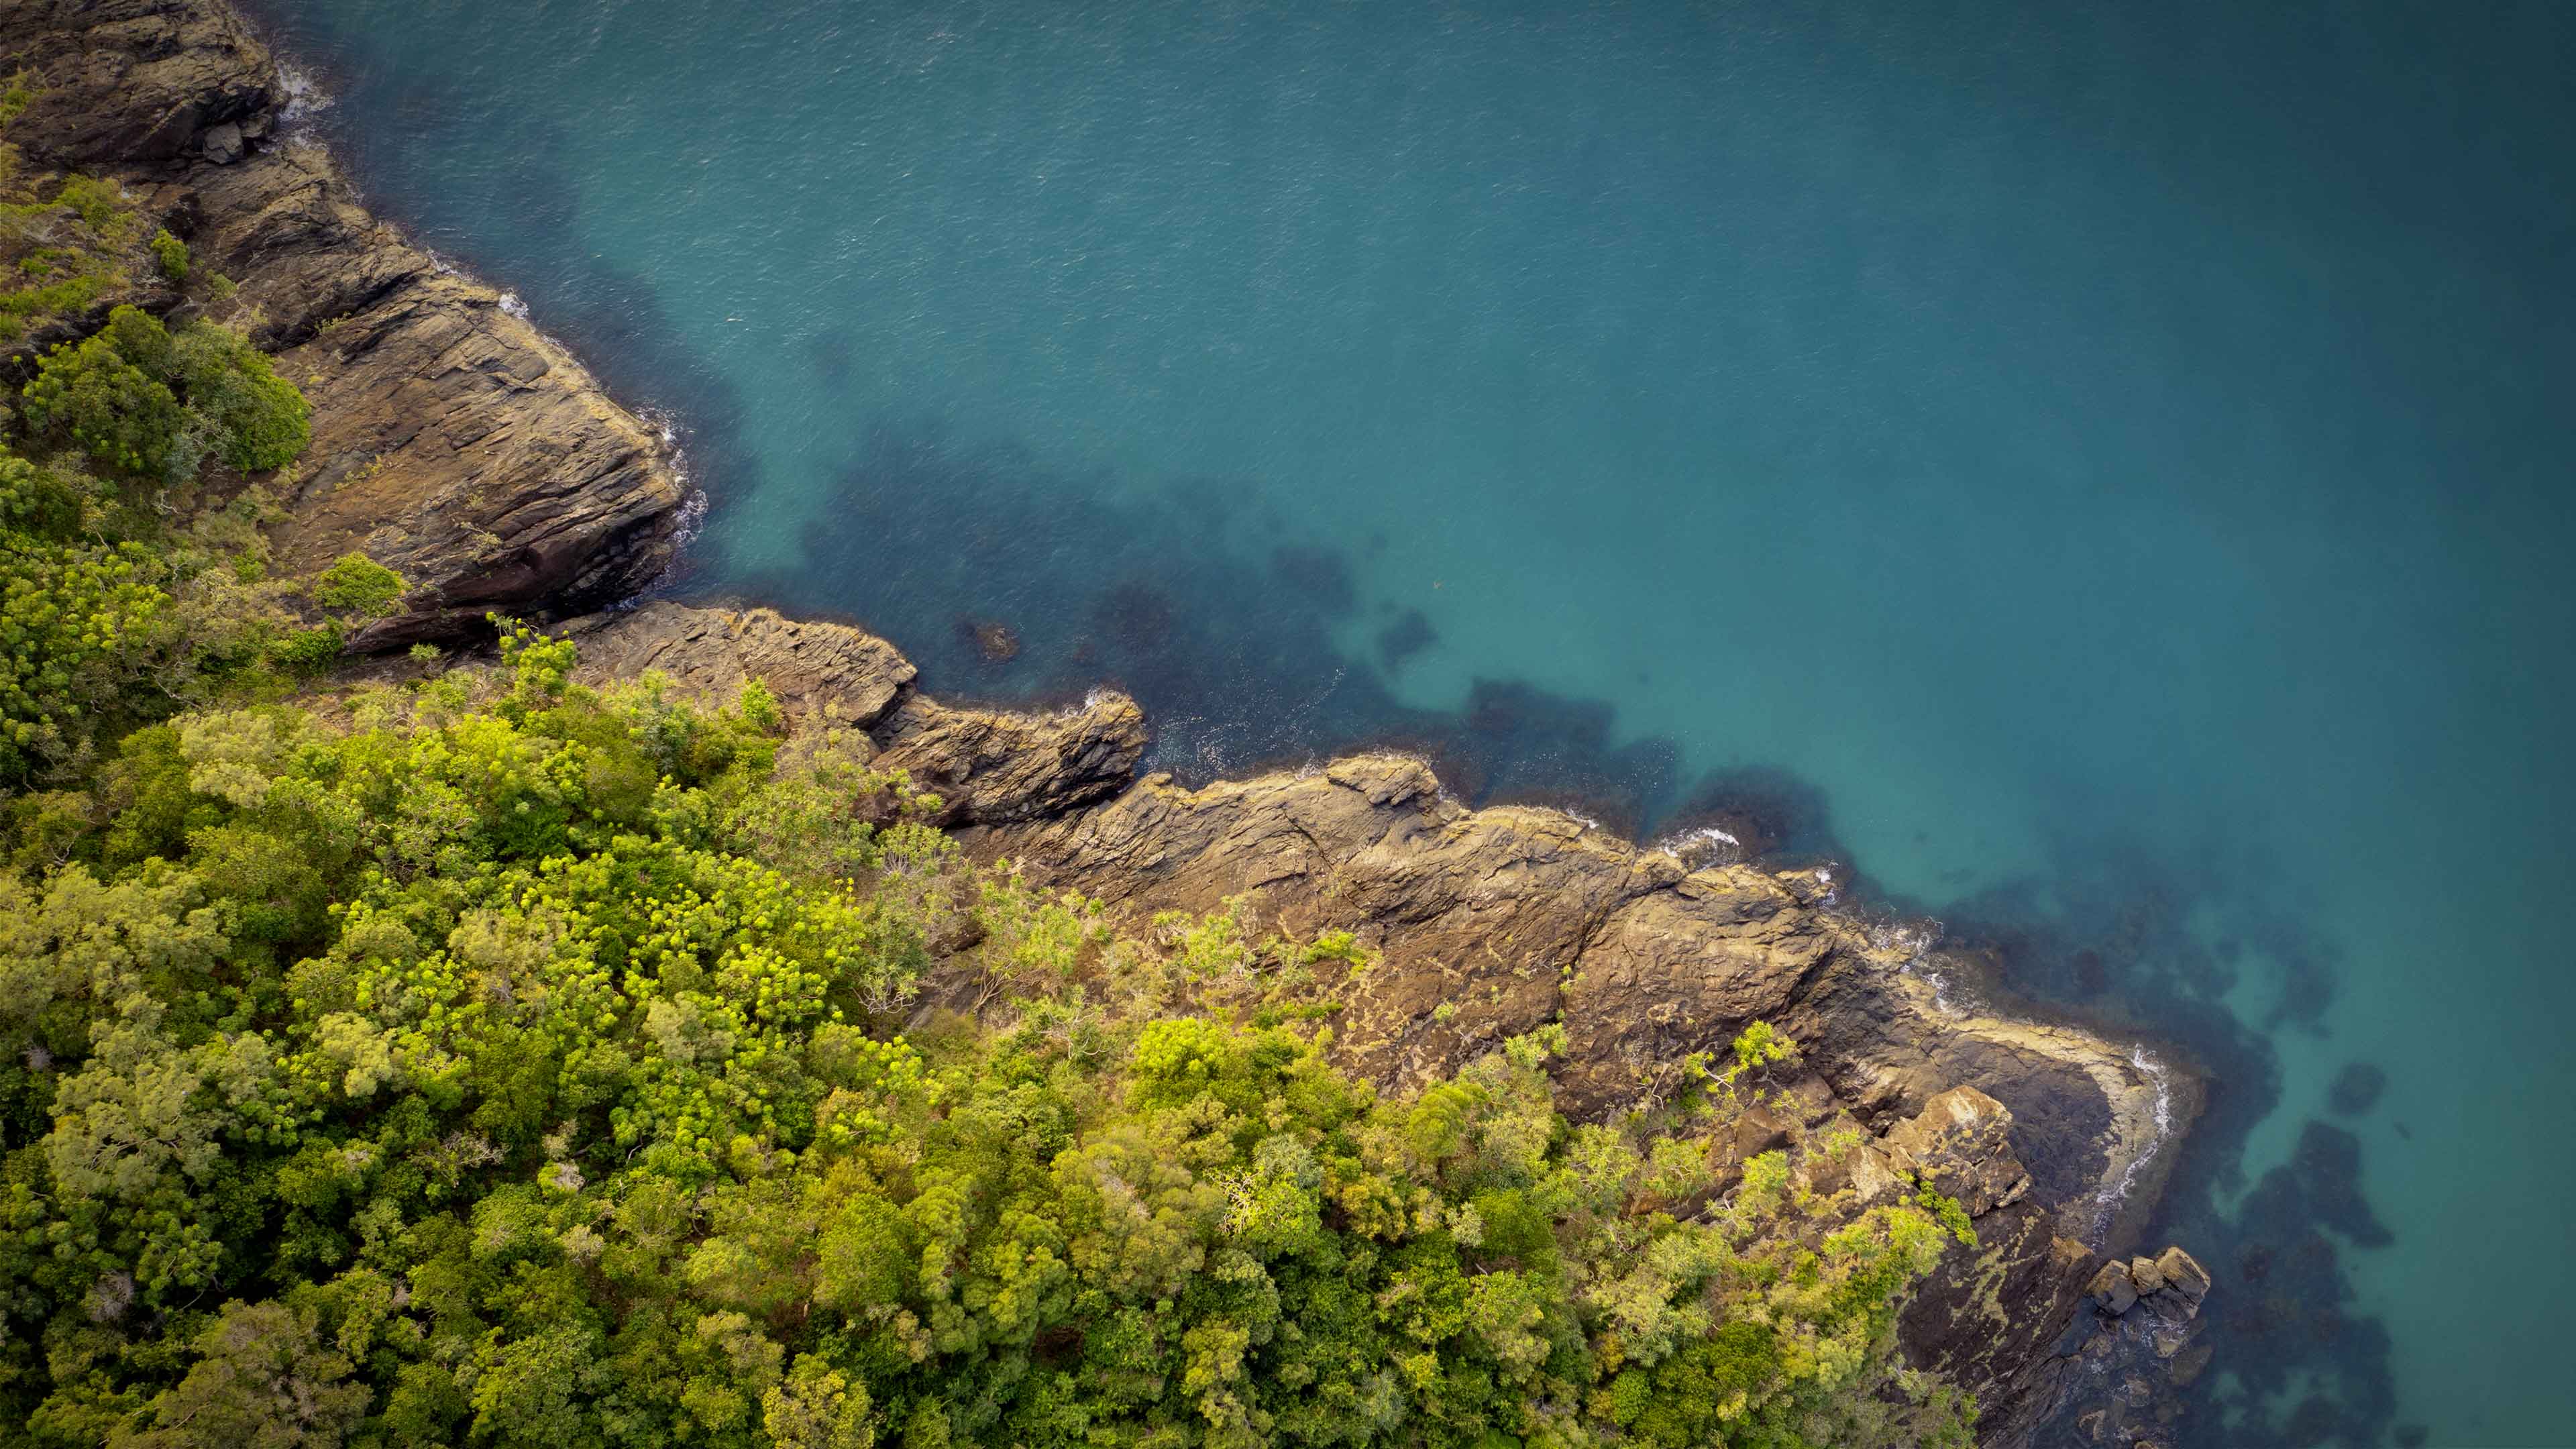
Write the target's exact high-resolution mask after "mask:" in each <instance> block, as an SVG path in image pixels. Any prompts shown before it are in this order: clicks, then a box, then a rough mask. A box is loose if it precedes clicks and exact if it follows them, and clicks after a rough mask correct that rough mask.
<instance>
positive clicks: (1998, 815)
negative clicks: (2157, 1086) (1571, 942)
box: [269, 0, 2576, 1444]
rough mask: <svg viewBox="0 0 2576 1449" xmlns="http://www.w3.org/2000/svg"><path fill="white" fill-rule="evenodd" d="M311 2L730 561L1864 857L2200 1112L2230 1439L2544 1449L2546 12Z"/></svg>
mask: <svg viewBox="0 0 2576 1449" xmlns="http://www.w3.org/2000/svg"><path fill="white" fill-rule="evenodd" d="M269 7H270V10H271V12H272V14H271V18H272V23H273V24H274V26H275V29H276V31H277V34H278V37H279V38H280V39H281V40H282V41H283V42H284V43H285V47H286V49H287V50H288V51H289V52H290V53H292V54H295V55H298V56H300V57H302V58H303V59H304V60H305V61H306V62H307V63H309V64H310V65H311V66H312V67H313V68H314V70H315V72H316V75H317V78H318V79H319V80H320V82H321V84H322V87H323V90H324V91H325V92H326V93H327V94H328V96H329V97H330V98H331V104H330V105H329V106H328V107H327V108H325V109H322V110H320V111H318V112H316V113H314V115H313V116H312V118H311V119H310V120H308V121H307V122H305V123H304V124H305V126H306V128H307V132H308V133H309V134H313V135H317V136H320V137H322V138H324V139H327V140H329V141H330V142H331V143H332V144H333V145H335V146H336V147H338V148H340V149H341V151H342V154H343V155H344V156H345V157H346V158H347V159H348V160H349V161H350V162H351V163H352V166H353V169H354V170H355V172H356V174H357V176H358V178H359V179H360V181H361V182H362V183H363V184H364V186H365V187H366V188H367V189H368V190H369V192H370V193H371V195H372V197H373V199H374V200H375V201H376V202H377V203H378V204H379V205H380V206H381V207H382V208H383V209H385V210H386V211H388V212H389V213H390V214H392V215H395V216H397V217H399V218H401V219H402V220H404V221H405V222H406V223H408V224H409V225H411V226H412V227H414V228H415V229H416V230H417V231H418V232H419V233H420V234H422V235H423V236H424V238H425V239H426V240H428V241H429V242H430V243H431V244H432V245H433V246H435V247H437V248H439V249H440V250H441V251H442V252H445V253H447V254H450V255H452V256H454V257H456V258H457V259H458V260H460V261H462V262H466V263H470V264H471V265H473V266H475V267H476V268H478V269H479V270H481V271H483V272H484V273H486V274H487V275H489V276H491V277H493V278H495V279H496V280H498V281H501V282H503V283H505V284H507V285H509V286H512V287H514V288H515V289H516V290H517V291H518V292H519V293H520V295H521V296H522V297H523V298H524V299H525V301H526V303H527V305H528V307H529V308H530V309H531V311H532V313H533V314H534V316H535V317H536V319H537V320H538V321H539V323H540V324H541V325H543V326H545V327H547V328H548V329H549V330H551V331H554V332H556V333H557V334H559V335H561V336H563V337H565V338H566V339H567V340H569V341H571V342H573V343H574V344H575V345H576V346H577V347H579V348H580V349H581V350H582V351H583V352H584V354H585V355H586V356H587V357H589V358H590V359H591V360H592V362H593V363H594V365H595V366H597V367H598V369H599V370H600V371H601V373H602V374H603V376H605V377H606V378H607V379H608V380H609V381H610V382H611V383H612V385H613V386H615V387H616V388H618V389H619V390H620V392H621V394H622V395H624V396H625V397H627V398H628V399H629V400H630V401H635V402H639V403H645V404H650V405H652V406H654V407H656V408H658V409H661V410H662V411H663V412H665V413H667V415H668V416H669V417H670V418H671V419H672V420H673V423H674V425H675V426H676V427H678V428H679V429H681V430H682V431H683V433H684V435H685V436H686V438H687V440H688V448H689V457H690V459H691V462H692V465H693V467H694V468H695V470H696V472H697V475H698V476H699V478H700V479H701V481H702V482H703V483H704V484H705V486H706V487H707V489H708V490H709V492H710V494H711V496H712V497H713V499H714V503H715V506H714V511H713V514H712V517H711V520H710V523H709V525H708V527H707V530H706V532H705V534H704V536H703V537H702V538H701V539H700V541H699V542H698V544H697V546H696V549H695V551H694V556H693V560H692V563H691V566H690V572H689V573H688V575H687V577H686V578H685V579H683V580H681V581H680V583H679V587H681V588H682V589H683V590H685V591H689V592H694V593H699V594H707V595H738V596H747V597H752V598H757V599H760V600H764V601H769V602H776V603H780V604H782V605H786V606H790V607H792V608H795V609H800V610H806V611H814V612H829V613H834V614H840V615H846V616H850V617H855V618H857V619H860V620H863V621H865V622H867V623H869V624H870V625H871V626H873V627H875V628H876V629H878V630H879V631H880V632H883V633H885V634H887V635H889V636H890V637H892V638H893V639H895V640H896V641H897V642H899V643H900V644H902V645H903V646H904V647H905V648H906V649H907V650H909V651H910V652H911V653H912V654H913V655H914V656H915V658H917V659H919V660H920V661H922V663H923V665H924V667H925V670H926V672H927V674H928V677H929V682H930V684H931V686H932V687H933V688H934V689H936V690H939V691H941V692H944V693H948V694H952V695H974V696H987V697H996V698H1037V697H1046V696H1050V695H1056V694H1061V693H1066V692H1070V691H1075V690H1079V689H1080V688H1082V687H1084V686H1086V685H1088V684H1090V683H1093V682H1095V681H1097V680H1101V679H1115V680H1118V681H1120V682H1122V683H1124V684H1126V685H1128V686H1129V687H1130V688H1132V689H1134V690H1135V691H1136V692H1137V693H1138V694H1139V695H1140V696H1141V697H1142V698H1143V699H1144V700H1145V701H1146V703H1147V704H1148V705H1149V706H1150V707H1151V708H1152V709H1153V711H1154V713H1155V715H1156V717H1157V719H1158V722H1159V724H1160V727H1161V730H1162V737H1161V744H1160V746H1159V750H1160V763H1162V764H1163V765H1165V766H1167V767H1170V768H1175V769H1179V770H1181V771H1183V772H1185V773H1191V774H1207V773H1210V772H1214V771H1220V770H1234V769H1241V768H1246V767H1248V766H1250V765H1253V764H1256V763H1260V762H1264V761H1268V760H1273V759H1283V758H1286V759H1293V758H1300V757H1303V756H1306V755H1309V754H1312V753H1313V752H1316V751H1319V750H1326V749H1330V748H1334V747H1338V746H1341V745H1345V744H1348V743H1351V742H1354V741H1360V740H1375V739H1396V740H1400V741H1403V742H1406V743H1409V744H1411V745H1413V746H1415V747H1417V748H1421V749H1424V750H1426V751H1429V752H1431V753H1432V754H1433V755H1434V756H1435V758H1437V759H1438V760H1439V761H1440V762H1441V764H1442V767H1443V769H1444V772H1446V773H1447V774H1448V776H1449V778H1450V779H1451V780H1452V781H1453V782H1454V783H1455V784H1456V785H1457V787H1458V788H1460V789H1462V790H1464V791H1467V792H1469V793H1471V794H1475V795H1478V796H1480V797H1508V796H1531V795H1557V796H1563V797H1566V798H1571V799H1574V800H1577V801H1579V802H1580V808H1582V809H1584V810H1586V811H1588V812H1589V813H1592V814H1594V815H1596V816H1598V817H1600V818H1602V819H1603V820H1604V821H1605V822H1607V823H1608V825H1609V826H1611V827H1612V828H1627V829H1637V830H1644V831H1647V832H1649V833H1652V832H1654V831H1658V830H1662V829H1666V828H1671V827H1673V826H1674V825H1676V824H1681V823H1688V822H1690V821H1691V820H1693V819H1701V818H1707V815H1706V812H1707V811H1708V810H1709V809H1710V808H1712V807H1723V808H1724V809H1725V810H1726V811H1727V812H1728V813H1727V814H1726V815H1725V817H1724V818H1725V819H1727V820H1728V821H1729V822H1731V823H1732V824H1733V825H1735V826H1736V827H1737V828H1738V829H1739V831H1740V830H1743V829H1748V828H1755V827H1758V828H1759V829H1760V831H1761V832H1762V834H1763V836H1764V839H1763V840H1762V841H1761V842H1760V843H1764V844H1768V845H1770V846H1772V847H1773V848H1775V849H1776V850H1778V851H1780V852H1782V853H1784V854H1811V853H1830V854H1833V855H1835V856H1837V857H1839V858H1842V859H1844V860H1846V861H1848V862H1850V863H1851V864H1852V865H1853V866H1855V867H1856V868H1857V869H1858V870H1859V871H1861V872H1862V873H1863V874H1864V876H1865V879H1866V881H1867V883H1868V886H1869V889H1870V890H1871V891H1872V892H1873V893H1874V894H1875V895H1876V896H1877V897H1878V898H1880V899H1882V900H1886V901H1890V902H1894V903H1897V904H1900V905H1903V906H1906V907H1909V908H1913V909H1919V910H1925V911H1929V912H1932V913H1934V914H1937V915H1939V916H1940V917H1941V918H1942V919H1943V920H1945V921H1946V922H1948V923H1949V925H1950V926H1951V928H1952V930H1953V932H1954V933H1956V934H1957V935H1958V936H1959V937H1961V938H1962V939H1965V940H1971V941H1976V942H1981V943H1986V944H1991V945H1993V946H1995V947H1997V948H1998V953H1999V954H1998V959H1999V961H2000V963H2001V966H2000V969H2001V971H2002V972H2003V979H2004V983H2005V984H2006V985H2008V986H2009V987H2011V988H2013V989H2015V990H2018V991H2020V992H2023V993H2026V994H2028V995H2030V996H2033V997H2036V998H2039V999H2043V1000H2047V1001H2051V1002H2056V1003H2059V1004H2063V1005H2068V1006H2072V1007H2076V1008H2078V1009H2081V1010H2084V1011H2087V1012H2089V1013H2092V1014H2093V1015H2095V1016H2096V1017H2097V1018H2098V1019H2103V1020H2108V1021H2114V1022H2121V1021H2125V1022H2130V1023H2134V1024H2136V1025H2137V1026H2138V1027H2139V1028H2141V1029H2143V1030H2145V1031H2148V1032H2150V1033H2152V1034H2153V1035H2154V1036H2155V1037H2156V1038H2157V1039H2158V1040H2160V1041H2161V1042H2163V1043H2164V1047H2163V1050H2165V1051H2166V1052H2167V1053H2168V1054H2174V1055H2180V1056H2184V1057H2188V1058H2191V1059H2194V1060H2196V1061H2198V1062H2199V1063H2200V1064H2201V1065H2202V1066H2203V1067H2205V1068H2206V1069H2207V1070H2208V1071H2209V1072H2211V1073H2212V1074H2213V1085H2212V1094H2213V1095H2212V1106H2211V1111H2210V1114H2209V1117H2208V1119H2207V1120H2206V1122H2205V1123H2204V1124H2203V1127H2202V1129H2201V1130H2200V1132H2199V1133H2197V1134H2196V1135H2195V1136H2194V1137H2193V1138H2192V1139H2191V1141H2190V1143H2189V1144H2188V1146H2187V1147H2185V1148H2183V1149H2181V1150H2182V1153H2183V1156H2182V1159H2181V1161H2180V1163H2179V1170H2178V1171H2177V1173H2176V1175H2175V1178H2174V1179H2173V1183H2172V1186H2171V1188H2170V1190H2169V1191H2168V1192H2167V1194H2166V1195H2165V1197H2164V1198H2163V1199H2162V1200H2161V1202H2160V1203H2159V1204H2158V1205H2157V1208H2156V1212H2155V1221H2154V1222H2152V1223H2151V1224H2149V1229H2148V1230H2149V1232H2150V1233H2151V1234H2153V1235H2154V1236H2156V1237H2157V1238H2158V1239H2160V1240H2161V1239H2164V1238H2172V1239H2177V1240H2179V1241H2181V1242H2183V1243H2184V1244H2186V1245H2187V1246H2189V1247H2191V1248H2192V1249H2193V1250H2194V1251H2195V1252H2197V1253H2199V1254H2201V1256H2202V1257H2203V1258H2204V1259H2205V1260H2207V1261H2208V1262H2209V1263H2210V1264H2211V1266H2212V1267H2213V1268H2214V1269H2216V1270H2217V1272H2218V1273H2219V1275H2220V1290H2219V1294H2218V1296H2217V1297H2216V1298H2215V1299H2213V1307H2212V1309H2211V1313H2212V1314H2213V1315H2214V1320H2215V1321H2214V1323H2213V1326H2212V1330H2211V1331H2212V1335H2213V1338H2214V1340H2215V1341H2216V1342H2217V1343H2218V1345H2219V1358H2218V1360H2217V1364H2216V1366H2215V1367H2214V1368H2213V1369H2212V1370H2211V1371H2210V1372H2209V1373H2208V1374H2207V1375H2206V1376H2204V1377H2203V1378H2202V1379H2201V1380H2200V1381H2199V1382H2198V1383H2197V1384H2195V1385H2194V1387H2193V1389H2192V1399H2193V1409H2192V1412H2191V1414H2190V1415H2189V1416H2188V1418H2187V1419H2186V1421H2185V1424H2184V1426H2183V1432H2182V1434H2181V1437H2182V1439H2183V1440H2184V1441H2185V1442H2192V1443H2203V1444H2262V1443H2291V1442H2296V1443H2320V1442H2348V1443H2388V1442H2398V1438H2397V1436H2398V1435H2399V1434H2400V1433H2401V1431H2402V1430H2404V1429H2405V1428H2406V1427H2407V1426H2414V1427H2415V1428H2418V1429H2421V1430H2422V1431H2424V1432H2426V1433H2427V1434H2429V1436H2430V1441H2431V1442H2433V1443H2436V1444H2471V1443H2476V1444H2508V1443H2531V1444H2538V1443H2556V1442H2564V1441H2565V1439H2566V1438H2567V1436H2568V1435H2569V1434H2570V1433H2571V1432H2576V1430H2571V1429H2570V1427H2569V1425H2570V1423H2571V1411H2576V1383H2571V1381H2570V1379H2569V1376H2568V1374H2567V1371H2566V1365H2565V1349H2564V1341H2565V1340H2564V1332H2563V1328H2562V1327H2561V1325H2560V1322H2559V1320H2560V1318H2561V1316H2562V1315H2561V1312H2560V1305H2561V1304H2563V1303H2564V1302H2565V1301H2566V1300H2567V1297H2568V1295H2569V1294H2570V1292H2571V1291H2576V1268H2571V1266H2570V1264H2569V1262H2568V1259H2567V1256H2566V1253H2565V1244H2566V1242H2567V1239H2568V1236H2569V1233H2568V1228H2567V1223H2568V1209H2567V1206H2566V1204H2567V1203H2568V1202H2569V1199H2570V1189H2571V1187H2576V1182H2571V1178H2576V1167H2571V1158H2570V1154H2569V1153H2568V1151H2567V1148H2566V1143H2567V1141H2568V1140H2569V1135H2570V1129H2571V1128H2576V1120H2571V1119H2576V1108H2571V1105H2570V1104H2571V1100H2576V1091H2572V1090H2571V1089H2576V1081H2571V1078H2576V1065H2571V1059H2570V1055H2569V1053H2568V1051H2567V1049H2566V1047H2565V1044H2564V1037H2565V1033H2566V1031H2567V1028H2568V1023H2569V1021H2570V1019H2571V1018H2570V1012H2569V1007H2570V1005H2571V997H2576V986H2571V979H2576V973H2571V970H2570V967H2571V964H2576V963H2571V960H2570V957H2571V955H2576V951H2571V948H2570V945H2569V941H2570V935H2569V933H2568V931H2567V930H2566V928H2565V925H2564V911H2563V908H2562V902H2563V899H2564V897H2565V895H2566V892H2567V882H2568V880H2569V878H2570V872H2569V866H2570V864H2571V857H2572V856H2576V849H2572V848H2571V846H2570V844H2569V821H2570V811H2571V806H2576V779H2572V778H2571V769H2570V766H2569V764H2568V763H2567V760H2566V754H2565V751H2566V746H2567V744H2568V740H2569V735H2570V729H2569V726H2570V723H2571V716H2572V715H2576V651H2571V645H2576V603H2571V589H2570V571H2569V566H2568V560H2569V558H2570V557H2571V545H2576V506H2572V505H2571V499H2570V486H2569V485H2570V476H2569V475H2570V464H2569V459H2570V458H2571V456H2576V447H2572V446H2571V445H2576V421H2571V419H2576V405H2571V402H2572V401H2576V388H2571V384H2576V301H2571V293H2570V286H2569V283H2570V281H2571V277H2576V268H2571V262H2576V200H2571V198H2576V92H2572V91H2571V85H2570V81H2569V80H2568V77H2569V75H2570V74H2571V62H2576V11H2571V10H2570V9H2569V8H2568V7H2565V6H2559V5H2541V4H2532V5H2519V6H2516V5H2472V6H2458V5H2447V6H2444V5H2434V4H2430V3H2422V4H2415V3H2392V0H2361V3H2354V4H2348V5H2342V6H2333V7H2328V6H2323V5H2255V6H2249V5H2239V4H2224V3H2214V0H2173V3H2166V4H2159V5H2153V6H2149V5H2130V6H2111V5H2100V4H2071V5H2070V4H2063V3H2055V4H2037V3H2033V4H2006V3H1996V0H1949V3H1928V4H1927V3H1897V0H1864V3H1850V4H1831V5H1829V4H1787V5H1771V6H1759V7H1755V6H1740V7H1739V6H1727V5H1706V4H1699V5H1691V4H1678V3H1673V4H1662V5H1650V4H1620V3H1594V4H1588V5H1565V4H1537V3H1530V4H1521V3H1503V0H1495V3H1487V4H1481V5H1474V6H1466V5H1423V6H1396V5H1384V4H1324V3H1317V4H1308V5H1299V6H1250V5H1242V4H1228V3H1213V4H1210V3H1200V4H1180V3H1158V0H1120V3H1094V4H1086V5H1080V6H1062V5H1040V4H1001V3H984V4H974V3H955V0H951V3H936V0H898V3H883V4H874V5H859V4H852V3H826V0H778V3H772V4H767V5H762V6H757V7H746V6H741V5H734V4H717V3H713V0H659V3H654V0H634V3H610V0H439V3H434V4H430V3H420V0H269ZM979 622H1000V623H1003V624H1006V625H1008V626H1009V627H1011V628H1012V629H1013V630H1014V631H1016V633H1017V635H1018V636H1019V638H1020V640H1021V641H1022V646H1023V647H1022V649H1021V651H1020V653H1019V655H1018V656H1017V657H1016V658H1015V659H1012V660H1010V661H1008V662H1007V663H1001V664H993V663H987V662H985V661H983V660H982V659H980V658H979V657H978V655H977V652H976V650H975V647H974V643H973V639H972V626H973V625H974V624H976V623H979ZM2353 1063H2365V1064H2369V1065H2371V1066H2375V1067H2377V1068H2378V1069H2380V1070H2381V1071H2383V1072H2384V1073H2385V1074H2386V1077H2387V1081H2388V1085H2387V1088H2386V1090H2385V1092H2384V1094H2383V1095H2381V1096H2380V1097H2379V1098H2378V1099H2377V1100H2376V1101H2375V1102H2374V1103H2372V1104H2371V1105H2369V1106H2368V1107H2366V1108H2364V1109H2361V1110H2358V1111H2338V1110H2336V1109H2335V1108H2334V1106H2333V1105H2332V1104H2331V1103H2330V1101H2329V1096H2330V1092H2329V1088H2330V1084H2331V1083H2332V1082H2333V1081H2334V1080H2335V1078H2336V1076H2337V1074H2338V1073H2339V1072H2341V1071H2342V1070H2343V1069H2344V1068H2345V1067H2346V1066H2347V1065H2349V1064H2353ZM2347 1105H2349V1104H2347Z"/></svg>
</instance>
